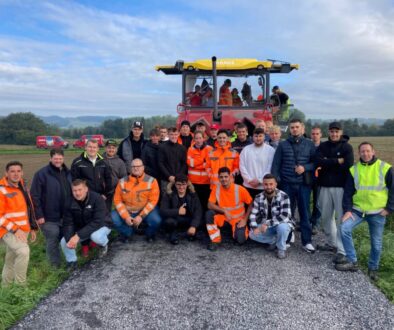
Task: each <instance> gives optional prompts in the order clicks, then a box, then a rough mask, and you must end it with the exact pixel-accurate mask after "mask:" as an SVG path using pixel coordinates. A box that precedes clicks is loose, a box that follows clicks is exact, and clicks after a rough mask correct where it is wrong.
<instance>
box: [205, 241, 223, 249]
mask: <svg viewBox="0 0 394 330" xmlns="http://www.w3.org/2000/svg"><path fill="white" fill-rule="evenodd" d="M219 246H220V243H214V242H209V243H208V246H207V249H208V250H209V251H216V250H217V249H218V247H219Z"/></svg>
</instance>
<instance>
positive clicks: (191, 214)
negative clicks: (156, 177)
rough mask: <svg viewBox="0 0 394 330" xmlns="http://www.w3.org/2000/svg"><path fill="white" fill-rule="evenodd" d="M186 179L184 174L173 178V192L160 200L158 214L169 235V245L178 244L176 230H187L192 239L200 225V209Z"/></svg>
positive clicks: (197, 200) (195, 195)
mask: <svg viewBox="0 0 394 330" xmlns="http://www.w3.org/2000/svg"><path fill="white" fill-rule="evenodd" d="M187 181H188V178H187V176H186V175H184V174H180V175H177V176H176V177H175V190H173V191H172V192H171V193H170V194H168V193H167V194H164V196H163V198H162V200H161V208H160V213H161V215H162V216H163V221H164V226H165V228H166V231H167V232H168V234H169V235H170V243H171V244H174V245H176V244H178V243H179V235H178V229H184V228H187V236H188V238H189V239H190V240H192V239H194V237H195V235H196V232H197V229H198V227H199V226H200V224H201V218H202V208H201V204H200V201H199V199H198V196H197V194H196V193H195V192H194V190H192V189H191V187H193V186H191V187H189V188H188V185H187Z"/></svg>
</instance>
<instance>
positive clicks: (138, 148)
mask: <svg viewBox="0 0 394 330" xmlns="http://www.w3.org/2000/svg"><path fill="white" fill-rule="evenodd" d="M131 148H132V149H133V159H136V158H141V153H142V139H139V140H138V141H136V140H134V139H131Z"/></svg>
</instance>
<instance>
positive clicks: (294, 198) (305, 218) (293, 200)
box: [280, 183, 312, 245]
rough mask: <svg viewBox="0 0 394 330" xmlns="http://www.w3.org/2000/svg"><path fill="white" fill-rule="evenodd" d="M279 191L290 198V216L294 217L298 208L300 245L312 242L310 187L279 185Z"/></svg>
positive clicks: (288, 184) (290, 184)
mask: <svg viewBox="0 0 394 330" xmlns="http://www.w3.org/2000/svg"><path fill="white" fill-rule="evenodd" d="M280 189H281V190H283V191H284V192H285V193H286V194H287V195H288V196H289V198H290V204H291V214H292V215H293V216H294V213H295V208H296V206H297V207H298V213H299V214H300V230H301V243H302V245H306V244H308V243H311V242H312V228H311V223H310V222H309V219H310V205H309V204H310V200H311V190H312V189H311V187H309V186H306V185H304V184H292V183H281V186H280Z"/></svg>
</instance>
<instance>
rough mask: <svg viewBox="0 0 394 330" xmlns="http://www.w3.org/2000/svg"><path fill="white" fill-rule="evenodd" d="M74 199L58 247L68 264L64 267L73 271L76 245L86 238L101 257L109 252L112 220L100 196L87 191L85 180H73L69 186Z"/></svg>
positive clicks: (66, 214)
mask: <svg viewBox="0 0 394 330" xmlns="http://www.w3.org/2000/svg"><path fill="white" fill-rule="evenodd" d="M72 194H73V199H72V201H71V205H70V206H69V207H68V208H67V210H66V212H65V215H64V218H63V221H64V222H63V233H64V237H63V238H62V240H61V242H60V244H61V246H62V250H63V253H64V256H65V257H66V261H67V268H71V269H73V268H75V267H76V262H77V254H76V250H75V249H76V247H77V245H78V243H79V242H80V243H81V244H84V243H89V239H90V240H92V241H93V242H94V243H96V244H97V245H99V246H101V251H100V256H104V255H105V254H106V253H107V249H108V246H107V244H108V235H109V233H110V232H111V229H110V228H109V227H110V224H111V220H110V218H109V214H108V211H107V208H106V205H105V201H104V199H103V198H102V196H101V195H99V194H98V193H96V192H94V191H91V190H89V188H88V186H87V184H86V181H84V180H81V179H76V180H74V181H73V183H72Z"/></svg>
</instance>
